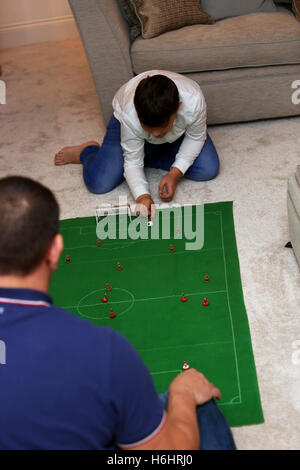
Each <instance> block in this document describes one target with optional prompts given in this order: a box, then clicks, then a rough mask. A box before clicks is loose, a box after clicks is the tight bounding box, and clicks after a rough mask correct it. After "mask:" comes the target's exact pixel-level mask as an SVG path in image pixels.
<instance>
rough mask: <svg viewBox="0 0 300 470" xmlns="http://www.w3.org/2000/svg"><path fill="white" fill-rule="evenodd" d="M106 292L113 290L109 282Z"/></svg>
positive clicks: (106, 285)
mask: <svg viewBox="0 0 300 470" xmlns="http://www.w3.org/2000/svg"><path fill="white" fill-rule="evenodd" d="M105 290H106V291H107V292H108V291H110V290H112V287H111V286H110V285H109V284H108V282H107V283H106V284H105Z"/></svg>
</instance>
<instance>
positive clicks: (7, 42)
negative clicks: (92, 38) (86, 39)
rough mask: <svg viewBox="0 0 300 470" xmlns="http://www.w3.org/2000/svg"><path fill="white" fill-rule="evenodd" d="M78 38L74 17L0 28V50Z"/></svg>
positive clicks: (27, 22) (62, 17) (60, 17)
mask: <svg viewBox="0 0 300 470" xmlns="http://www.w3.org/2000/svg"><path fill="white" fill-rule="evenodd" d="M75 36H78V30H77V27H76V23H75V21H74V18H73V16H72V15H67V16H59V17H54V18H45V19H40V20H33V21H26V22H22V23H13V24H8V25H4V26H0V49H6V48H7V47H17V46H24V45H26V44H33V43H35V42H44V41H59V40H61V39H68V38H72V37H75Z"/></svg>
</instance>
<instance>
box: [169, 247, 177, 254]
mask: <svg viewBox="0 0 300 470" xmlns="http://www.w3.org/2000/svg"><path fill="white" fill-rule="evenodd" d="M174 251H176V249H175V246H174V245H170V253H174Z"/></svg>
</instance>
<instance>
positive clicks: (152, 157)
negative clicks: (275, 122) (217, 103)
mask: <svg viewBox="0 0 300 470" xmlns="http://www.w3.org/2000/svg"><path fill="white" fill-rule="evenodd" d="M183 139H184V135H183V136H181V137H180V138H179V139H177V140H176V141H175V142H172V143H171V144H169V143H166V144H161V145H154V144H150V143H149V142H146V141H145V147H144V149H145V160H144V165H145V167H151V168H160V169H162V170H166V171H169V170H170V168H171V165H172V164H173V163H174V161H175V157H176V154H177V153H178V150H179V148H180V145H181V142H182V141H183ZM80 160H81V162H82V164H83V179H84V182H85V184H86V186H87V188H88V189H89V191H91V192H92V193H96V194H103V193H107V192H109V191H112V190H113V189H114V188H116V187H117V186H119V184H121V183H122V181H124V176H123V173H124V157H123V151H122V147H121V132H120V123H119V121H118V120H117V119H116V118H115V117H114V116H112V118H111V120H110V122H109V124H108V126H107V130H106V135H105V137H104V140H103V143H102V145H101V147H99V146H97V145H90V146H88V147H86V148H85V149H84V150H83V151H82V153H81V155H80ZM219 165H220V163H219V157H218V154H217V151H216V149H215V146H214V144H213V143H212V140H211V138H210V137H209V135H207V139H206V142H205V144H204V146H203V148H202V150H201V153H200V155H199V156H198V157H197V158H196V159H195V161H194V163H193V164H192V166H190V168H188V170H187V172H186V173H185V175H184V176H185V177H186V178H188V179H191V180H194V181H207V180H210V179H213V178H215V176H216V175H217V174H218V171H219Z"/></svg>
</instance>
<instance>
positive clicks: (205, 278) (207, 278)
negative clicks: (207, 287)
mask: <svg viewBox="0 0 300 470" xmlns="http://www.w3.org/2000/svg"><path fill="white" fill-rule="evenodd" d="M209 281H210V279H209V276H208V274H205V276H204V282H206V283H207V282H209Z"/></svg>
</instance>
